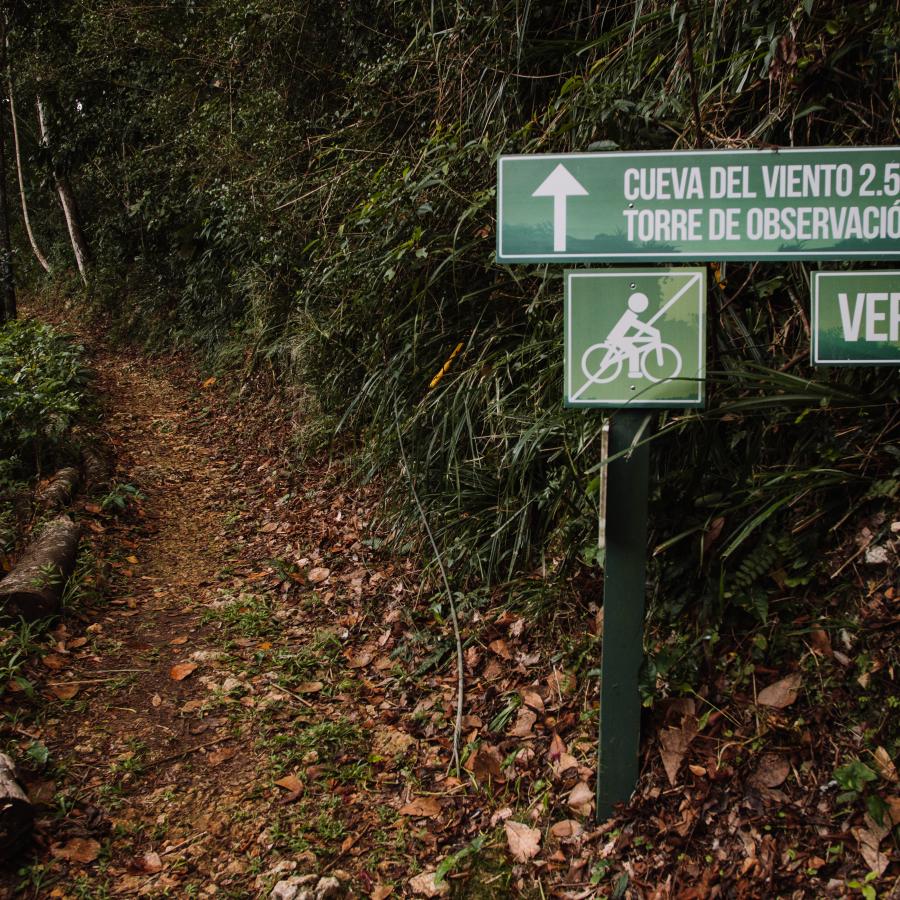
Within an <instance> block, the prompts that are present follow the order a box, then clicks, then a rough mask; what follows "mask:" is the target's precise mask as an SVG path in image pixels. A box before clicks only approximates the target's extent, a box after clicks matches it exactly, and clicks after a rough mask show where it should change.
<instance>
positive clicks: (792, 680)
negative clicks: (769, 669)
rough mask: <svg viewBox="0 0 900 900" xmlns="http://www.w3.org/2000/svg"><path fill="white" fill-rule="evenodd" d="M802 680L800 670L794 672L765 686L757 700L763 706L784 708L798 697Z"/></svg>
mask: <svg viewBox="0 0 900 900" xmlns="http://www.w3.org/2000/svg"><path fill="white" fill-rule="evenodd" d="M802 680H803V679H802V676H801V675H800V673H799V672H792V673H791V674H790V675H788V676H787V677H786V678H782V679H780V680H779V681H776V682H775V683H774V684H770V685H769V686H768V687H766V688H763V689H762V690H761V691H760V692H759V695H758V696H757V698H756V702H757V703H760V704H762V705H763V706H771V707H772V708H773V709H784V708H785V707H786V706H790V705H791V704H792V703H793V702H794V701H795V700H796V699H797V695H798V694H799V692H800V684H801V682H802Z"/></svg>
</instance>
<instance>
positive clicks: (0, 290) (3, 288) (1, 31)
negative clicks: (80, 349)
mask: <svg viewBox="0 0 900 900" xmlns="http://www.w3.org/2000/svg"><path fill="white" fill-rule="evenodd" d="M5 56H6V14H5V12H0V57H3V58H2V59H0V71H5V69H6V59H5ZM4 131H5V128H4V117H3V116H0V324H2V323H3V322H6V321H8V320H11V319H15V317H16V284H15V280H14V279H13V264H12V242H11V241H10V239H9V214H8V209H9V207H8V205H7V202H6V160H5V158H4V153H3V143H4V134H3V132H4Z"/></svg>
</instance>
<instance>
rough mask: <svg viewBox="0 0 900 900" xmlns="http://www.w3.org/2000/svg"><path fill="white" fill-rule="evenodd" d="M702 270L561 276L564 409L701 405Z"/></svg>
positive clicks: (582, 272) (595, 271)
mask: <svg viewBox="0 0 900 900" xmlns="http://www.w3.org/2000/svg"><path fill="white" fill-rule="evenodd" d="M705 322H706V270H705V269H693V268H678V269H635V270H631V269H578V270H573V271H567V272H566V273H565V341H564V345H565V398H564V399H565V404H566V406H571V407H590V406H606V407H686V406H702V405H703V397H704V394H703V388H704V377H705V374H706V373H705V366H706V334H705V330H706V329H705Z"/></svg>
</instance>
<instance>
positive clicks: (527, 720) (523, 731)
mask: <svg viewBox="0 0 900 900" xmlns="http://www.w3.org/2000/svg"><path fill="white" fill-rule="evenodd" d="M536 721H537V713H534V712H532V711H531V710H530V709H526V708H525V707H524V706H521V707H519V712H518V715H517V716H516V721H515V724H514V725H513V726H512V728H510V730H509V733H510V735H512V737H532V736H533V735H532V731H531V729H532V728H534V723H535V722H536Z"/></svg>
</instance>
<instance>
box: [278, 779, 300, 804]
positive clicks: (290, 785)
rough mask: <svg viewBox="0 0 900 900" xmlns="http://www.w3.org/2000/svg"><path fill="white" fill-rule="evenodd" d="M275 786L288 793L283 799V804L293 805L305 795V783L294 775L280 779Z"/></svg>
mask: <svg viewBox="0 0 900 900" xmlns="http://www.w3.org/2000/svg"><path fill="white" fill-rule="evenodd" d="M275 784H277V785H278V787H280V788H284V789H285V790H286V791H287V794H286V795H285V796H284V797H282V798H281V803H282V804H286V803H293V802H294V801H295V800H296V799H297V798H298V797H299V796H300V795H301V794H302V793H303V782H302V781H301V780H300V779H299V778H298V777H297V776H296V775H294V774H291V775H285V776H284V778H279V779H278V781H276V782H275Z"/></svg>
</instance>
